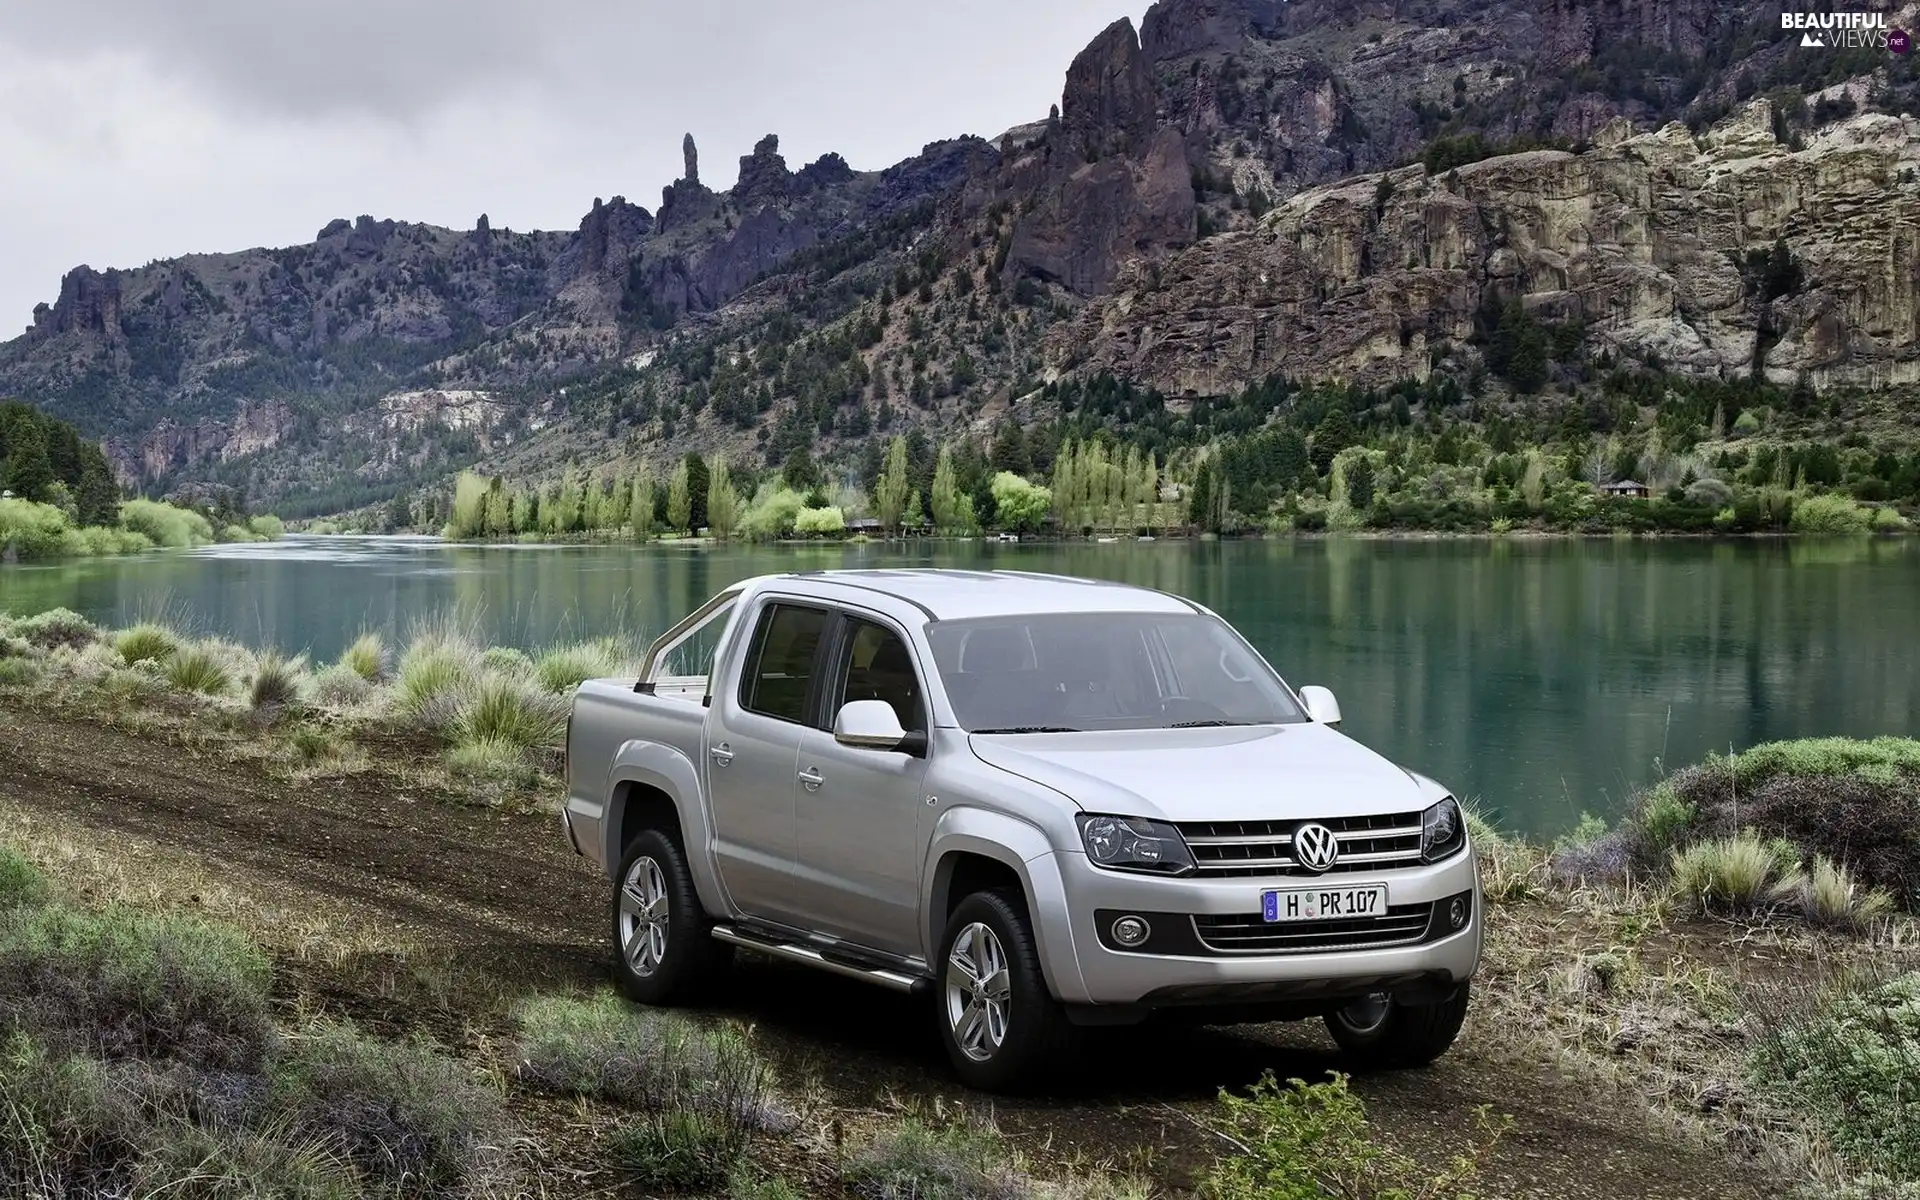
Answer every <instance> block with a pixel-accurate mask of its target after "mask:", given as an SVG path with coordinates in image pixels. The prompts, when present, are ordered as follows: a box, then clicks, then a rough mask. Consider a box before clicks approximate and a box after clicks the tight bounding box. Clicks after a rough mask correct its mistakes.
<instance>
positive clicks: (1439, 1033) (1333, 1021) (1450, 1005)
mask: <svg viewBox="0 0 1920 1200" xmlns="http://www.w3.org/2000/svg"><path fill="white" fill-rule="evenodd" d="M1472 996H1473V985H1472V984H1471V983H1462V984H1461V985H1460V987H1459V990H1458V991H1456V992H1454V994H1453V995H1452V996H1451V997H1450V998H1448V999H1446V1000H1442V1001H1440V1002H1439V1003H1437V1004H1400V1003H1398V1002H1397V1001H1394V1000H1390V999H1386V998H1385V997H1377V998H1374V1002H1375V1004H1376V1005H1378V1004H1379V1003H1382V1002H1384V1005H1385V1007H1384V1009H1383V1010H1382V1009H1378V1008H1375V1009H1372V1010H1369V1009H1364V1008H1361V1007H1360V1006H1361V1005H1363V1004H1366V1003H1367V1002H1366V1001H1357V1002H1355V1004H1354V1005H1350V1006H1348V1007H1347V1008H1344V1009H1341V1010H1340V1011H1338V1012H1331V1013H1328V1014H1327V1016H1326V1022H1327V1032H1329V1033H1331V1034H1333V1040H1334V1041H1336V1042H1338V1043H1340V1049H1341V1050H1342V1051H1344V1052H1345V1053H1346V1056H1347V1057H1348V1058H1349V1059H1351V1060H1352V1061H1353V1063H1354V1065H1355V1066H1357V1067H1360V1068H1362V1069H1366V1070H1385V1071H1393V1070H1404V1069H1406V1068H1408V1067H1424V1066H1426V1065H1427V1064H1428V1063H1431V1062H1432V1061H1433V1060H1434V1059H1436V1058H1439V1057H1440V1056H1441V1055H1442V1054H1445V1053H1446V1052H1447V1048H1448V1047H1450V1046H1452V1045H1453V1040H1454V1038H1456V1037H1458V1036H1459V1035H1460V1026H1461V1023H1462V1022H1464V1021H1465V1020H1466V1019H1467V1005H1468V1002H1469V1001H1470V1000H1471V999H1472Z"/></svg>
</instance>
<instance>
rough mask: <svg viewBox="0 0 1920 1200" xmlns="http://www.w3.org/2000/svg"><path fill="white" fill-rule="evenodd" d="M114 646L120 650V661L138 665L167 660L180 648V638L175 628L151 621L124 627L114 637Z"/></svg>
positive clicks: (131, 665) (129, 664)
mask: <svg viewBox="0 0 1920 1200" xmlns="http://www.w3.org/2000/svg"><path fill="white" fill-rule="evenodd" d="M113 648H114V649H115V650H117V651H119V652H120V661H121V662H124V663H126V664H127V665H128V666H130V667H133V666H138V665H139V664H141V663H143V662H165V661H166V660H168V659H170V658H172V657H173V655H174V651H176V650H178V649H180V638H179V636H178V635H177V634H175V633H174V632H173V630H171V629H168V628H167V627H166V626H164V625H156V624H154V623H153V622H151V621H147V622H143V623H141V624H139V625H135V626H134V627H133V628H131V629H124V630H122V631H121V632H120V634H119V636H117V637H115V638H114V639H113Z"/></svg>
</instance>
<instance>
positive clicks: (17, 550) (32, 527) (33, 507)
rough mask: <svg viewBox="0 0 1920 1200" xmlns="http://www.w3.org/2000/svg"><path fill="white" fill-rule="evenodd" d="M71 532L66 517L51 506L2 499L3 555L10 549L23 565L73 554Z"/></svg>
mask: <svg viewBox="0 0 1920 1200" xmlns="http://www.w3.org/2000/svg"><path fill="white" fill-rule="evenodd" d="M72 532H73V527H72V524H71V523H70V522H69V521H68V520H67V514H65V513H63V512H61V511H60V510H59V509H57V508H55V507H54V506H53V505H51V504H38V503H35V502H34V501H32V500H21V499H17V498H8V499H4V500H0V553H4V552H5V551H6V550H8V549H11V550H12V551H13V553H14V555H15V557H17V558H19V559H20V560H21V561H23V562H27V561H31V560H33V559H37V558H57V557H59V556H60V555H62V554H68V553H71V552H72V548H71V546H70V545H69V541H68V539H69V536H70V535H71V534H72Z"/></svg>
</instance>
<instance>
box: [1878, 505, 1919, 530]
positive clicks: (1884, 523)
mask: <svg viewBox="0 0 1920 1200" xmlns="http://www.w3.org/2000/svg"><path fill="white" fill-rule="evenodd" d="M1911 528H1913V523H1912V522H1910V521H1908V520H1907V519H1906V518H1905V517H1903V516H1901V515H1900V513H1899V511H1898V510H1897V509H1893V508H1876V509H1874V510H1873V531H1874V532H1875V533H1905V532H1906V531H1907V530H1909V529H1911Z"/></svg>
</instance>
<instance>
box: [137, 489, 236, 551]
mask: <svg viewBox="0 0 1920 1200" xmlns="http://www.w3.org/2000/svg"><path fill="white" fill-rule="evenodd" d="M120 525H121V528H123V529H130V530H132V531H133V532H135V533H138V534H141V535H143V536H144V537H146V538H147V540H149V541H151V542H152V543H153V544H154V545H156V546H166V547H169V548H174V549H180V548H184V547H188V546H203V545H205V544H207V543H208V542H211V541H212V540H213V526H212V525H210V524H209V523H208V522H207V519H206V518H205V517H203V516H201V515H200V514H199V513H197V512H194V511H192V510H191V509H185V508H175V507H174V506H173V505H171V504H162V503H161V502H160V501H158V500H129V501H127V502H126V503H124V504H122V505H121V506H120Z"/></svg>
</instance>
